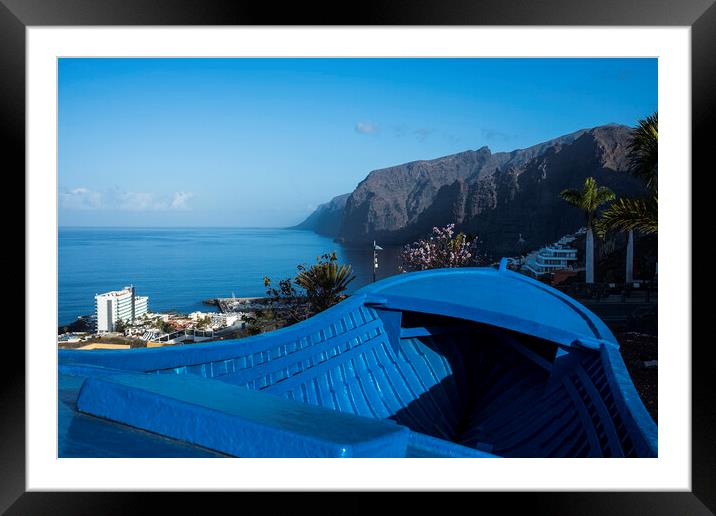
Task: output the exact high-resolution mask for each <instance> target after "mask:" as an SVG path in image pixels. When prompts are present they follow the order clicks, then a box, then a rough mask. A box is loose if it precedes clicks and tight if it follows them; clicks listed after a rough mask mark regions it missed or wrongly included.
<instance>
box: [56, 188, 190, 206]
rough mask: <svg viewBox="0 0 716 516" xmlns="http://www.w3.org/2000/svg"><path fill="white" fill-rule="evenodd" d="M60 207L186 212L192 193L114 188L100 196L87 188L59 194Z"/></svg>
mask: <svg viewBox="0 0 716 516" xmlns="http://www.w3.org/2000/svg"><path fill="white" fill-rule="evenodd" d="M59 197H60V206H61V207H62V208H63V209H66V210H118V211H167V210H187V209H189V206H188V204H187V203H188V201H189V199H191V198H192V197H194V194H193V193H192V192H174V193H173V194H171V195H156V194H153V193H149V192H125V191H123V190H119V189H117V188H114V189H113V190H110V191H109V192H107V193H105V194H102V193H100V192H95V191H92V190H90V189H88V188H74V189H72V190H69V191H65V192H60V194H59Z"/></svg>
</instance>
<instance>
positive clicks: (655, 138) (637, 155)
mask: <svg viewBox="0 0 716 516" xmlns="http://www.w3.org/2000/svg"><path fill="white" fill-rule="evenodd" d="M628 149H629V154H628V155H627V158H628V159H629V168H630V170H631V172H632V174H634V175H635V176H637V177H638V178H640V179H641V180H642V181H644V184H645V185H646V187H647V188H649V189H651V190H652V191H656V188H657V178H658V161H659V115H658V113H654V114H653V115H649V116H647V117H646V118H644V119H642V120H639V123H638V125H637V127H636V128H634V130H633V131H632V134H631V143H630V144H629V147H628Z"/></svg>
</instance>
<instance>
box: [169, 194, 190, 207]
mask: <svg viewBox="0 0 716 516" xmlns="http://www.w3.org/2000/svg"><path fill="white" fill-rule="evenodd" d="M192 197H194V194H193V193H191V192H174V197H173V198H172V202H171V204H170V205H169V208H171V209H172V210H185V209H187V205H186V202H187V201H188V200H189V199H191V198H192Z"/></svg>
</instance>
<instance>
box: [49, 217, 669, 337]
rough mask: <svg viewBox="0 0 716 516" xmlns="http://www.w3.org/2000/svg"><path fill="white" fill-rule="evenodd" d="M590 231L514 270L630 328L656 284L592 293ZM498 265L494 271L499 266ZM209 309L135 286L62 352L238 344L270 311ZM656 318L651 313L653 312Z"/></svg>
mask: <svg viewBox="0 0 716 516" xmlns="http://www.w3.org/2000/svg"><path fill="white" fill-rule="evenodd" d="M585 233H586V228H580V229H579V230H577V231H576V232H575V233H572V234H568V235H564V236H562V237H561V238H560V239H559V240H557V241H556V242H553V243H551V244H548V245H545V246H543V247H541V248H540V249H537V250H534V251H530V252H528V253H526V254H524V255H521V256H517V257H510V258H509V261H510V268H512V269H513V270H516V271H518V272H520V273H522V274H525V275H527V276H530V277H533V278H536V279H539V280H541V281H543V282H545V283H547V284H549V285H551V286H553V287H556V288H558V289H560V290H562V291H564V292H566V293H568V294H570V295H572V296H573V297H575V298H578V299H580V301H581V302H583V303H584V304H585V305H586V306H588V307H589V308H590V309H592V310H593V311H595V312H597V313H598V314H599V315H600V316H601V317H602V318H603V319H605V320H607V321H610V322H613V323H617V324H620V323H621V325H626V323H628V322H629V321H631V320H633V318H634V314H636V315H637V316H638V314H639V311H640V310H643V308H644V307H648V306H650V305H655V304H656V301H657V291H656V282H655V278H654V279H648V280H644V279H635V278H634V272H633V270H627V271H626V276H625V277H626V279H627V281H626V282H624V283H617V282H606V283H597V284H594V285H592V287H591V289H590V290H589V291H585V290H584V289H581V290H580V289H579V288H578V287H579V286H584V283H582V282H581V281H580V274H581V275H583V274H584V271H585V267H584V262H583V259H582V257H581V256H580V253H579V250H578V247H579V246H577V245H576V242H577V241H578V240H579V239H583V238H584V235H585ZM497 265H498V264H497V263H495V264H493V266H495V267H496V266H497ZM202 303H203V304H205V305H208V306H212V307H215V309H216V310H217V311H194V312H191V313H186V314H185V313H177V312H165V313H162V312H152V311H150V310H149V297H148V296H140V295H137V293H136V290H135V287H134V285H129V286H126V287H124V288H122V289H120V290H114V291H109V292H105V293H101V294H96V295H95V312H94V313H93V314H89V315H85V316H80V317H78V319H77V320H76V321H74V322H73V323H72V324H69V325H65V326H60V327H59V328H58V347H59V348H71V349H84V350H92V349H131V348H143V347H147V348H152V347H162V346H171V345H181V344H194V343H201V342H210V341H218V340H225V339H235V338H241V337H245V336H248V335H249V333H248V332H247V331H246V321H247V318H250V317H252V316H253V315H254V314H255V312H256V311H257V310H262V309H265V308H267V306H268V303H269V299H268V298H263V297H236V296H234V295H232V297H228V298H222V297H217V298H211V299H205V300H203V301H202ZM648 313H651V311H648Z"/></svg>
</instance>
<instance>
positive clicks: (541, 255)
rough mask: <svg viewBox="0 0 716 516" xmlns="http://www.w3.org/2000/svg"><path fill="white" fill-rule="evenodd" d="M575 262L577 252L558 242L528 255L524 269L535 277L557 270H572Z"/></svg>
mask: <svg viewBox="0 0 716 516" xmlns="http://www.w3.org/2000/svg"><path fill="white" fill-rule="evenodd" d="M576 262H577V250H576V249H574V248H573V247H569V246H567V245H565V244H563V243H559V242H558V243H556V244H552V245H548V246H547V247H543V248H542V249H540V250H539V251H537V252H536V253H532V254H530V255H529V256H528V257H527V260H526V263H525V265H524V268H525V269H526V270H527V271H529V272H531V273H532V274H534V275H535V276H541V275H542V274H547V273H550V272H554V271H558V270H564V269H572V268H573V267H574V265H575V264H576Z"/></svg>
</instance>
